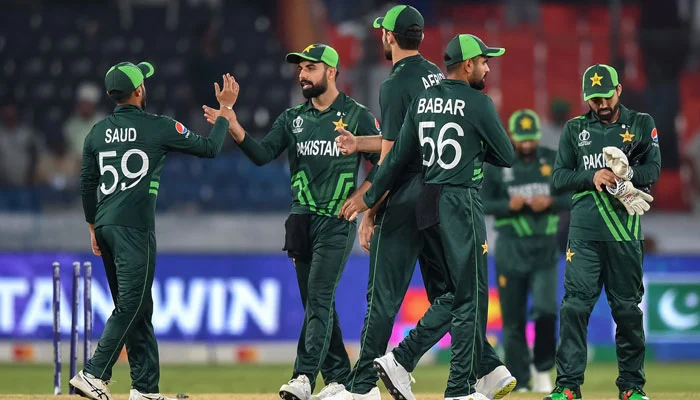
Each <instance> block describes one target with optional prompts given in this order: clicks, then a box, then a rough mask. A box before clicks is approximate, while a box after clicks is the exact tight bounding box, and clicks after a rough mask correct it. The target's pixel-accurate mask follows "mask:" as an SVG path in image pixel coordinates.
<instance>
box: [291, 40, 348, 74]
mask: <svg viewBox="0 0 700 400" xmlns="http://www.w3.org/2000/svg"><path fill="white" fill-rule="evenodd" d="M285 59H286V60H287V62H288V63H291V64H299V63H300V62H302V61H304V60H307V61H313V62H322V63H325V64H326V65H328V66H329V67H333V68H336V69H340V57H338V52H337V51H335V49H334V48H332V47H331V46H329V45H327V44H323V43H314V44H310V45H308V46H306V48H305V49H304V50H302V52H301V53H289V54H287V57H286V58H285Z"/></svg>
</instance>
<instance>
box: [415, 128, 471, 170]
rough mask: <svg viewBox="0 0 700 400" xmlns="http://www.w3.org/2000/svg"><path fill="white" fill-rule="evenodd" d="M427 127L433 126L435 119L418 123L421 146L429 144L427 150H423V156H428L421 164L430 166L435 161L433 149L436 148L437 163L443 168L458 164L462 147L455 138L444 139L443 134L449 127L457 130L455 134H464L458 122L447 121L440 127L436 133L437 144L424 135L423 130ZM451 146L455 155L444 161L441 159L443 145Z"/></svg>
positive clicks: (450, 167) (443, 149)
mask: <svg viewBox="0 0 700 400" xmlns="http://www.w3.org/2000/svg"><path fill="white" fill-rule="evenodd" d="M428 128H435V121H422V122H420V123H419V124H418V137H419V138H420V145H421V147H425V146H429V147H430V149H429V150H428V151H425V150H424V151H423V154H424V156H425V155H429V157H430V158H428V159H427V160H426V159H425V158H423V165H425V166H426V167H430V166H431V165H433V164H434V163H435V151H436V150H437V163H438V165H439V166H440V167H442V168H443V169H452V168H454V167H456V166H457V164H459V160H460V159H461V158H462V147H461V146H460V145H459V142H458V141H456V140H455V139H445V134H446V133H447V131H449V130H450V129H454V130H455V131H457V136H464V129H462V127H461V126H459V124H457V123H454V122H448V123H446V124H445V125H443V126H442V128H440V132H439V133H438V139H437V146H436V144H435V141H434V140H433V138H431V137H429V136H426V135H425V132H424V130H425V129H428ZM448 146H450V147H453V148H454V149H455V157H454V159H453V160H452V161H451V162H449V163H445V162H444V161H443V160H442V154H443V152H444V151H445V147H448Z"/></svg>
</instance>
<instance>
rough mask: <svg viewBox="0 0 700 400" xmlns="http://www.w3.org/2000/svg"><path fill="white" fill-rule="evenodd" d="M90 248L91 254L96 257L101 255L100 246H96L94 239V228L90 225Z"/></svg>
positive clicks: (95, 239)
mask: <svg viewBox="0 0 700 400" xmlns="http://www.w3.org/2000/svg"><path fill="white" fill-rule="evenodd" d="M90 246H91V247H92V254H94V255H96V256H101V255H102V251H101V250H100V246H98V245H97V238H96V237H95V228H94V227H93V225H92V224H90Z"/></svg>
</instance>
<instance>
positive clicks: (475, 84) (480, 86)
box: [469, 71, 486, 90]
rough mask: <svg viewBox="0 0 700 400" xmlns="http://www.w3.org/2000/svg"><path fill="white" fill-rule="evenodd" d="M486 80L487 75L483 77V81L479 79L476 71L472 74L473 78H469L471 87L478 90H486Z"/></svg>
mask: <svg viewBox="0 0 700 400" xmlns="http://www.w3.org/2000/svg"><path fill="white" fill-rule="evenodd" d="M484 78H486V75H484V76H482V77H481V79H477V78H476V71H474V72H472V76H470V77H469V86H471V87H472V88H474V89H476V90H484V88H485V87H486V81H485V80H484Z"/></svg>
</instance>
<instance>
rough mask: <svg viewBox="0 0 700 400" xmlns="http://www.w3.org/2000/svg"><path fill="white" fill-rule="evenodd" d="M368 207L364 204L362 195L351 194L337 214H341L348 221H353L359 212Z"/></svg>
mask: <svg viewBox="0 0 700 400" xmlns="http://www.w3.org/2000/svg"><path fill="white" fill-rule="evenodd" d="M368 209H369V207H368V206H367V204H365V200H364V198H363V196H351V197H349V198H348V199H347V200H345V203H343V206H342V207H341V208H340V213H339V214H338V216H339V217H340V216H342V217H343V218H345V219H347V220H348V221H354V220H355V219H356V218H357V216H358V215H360V213H361V212H363V211H367V210H368Z"/></svg>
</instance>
